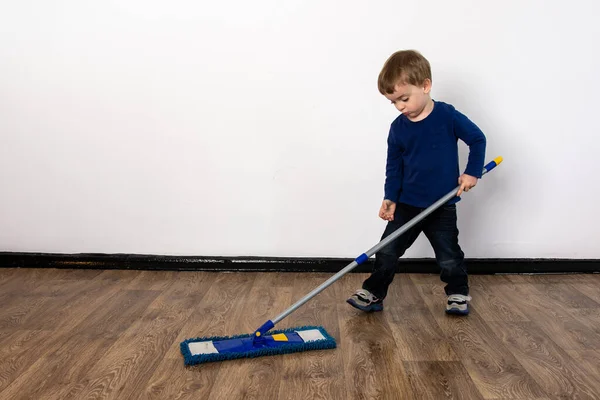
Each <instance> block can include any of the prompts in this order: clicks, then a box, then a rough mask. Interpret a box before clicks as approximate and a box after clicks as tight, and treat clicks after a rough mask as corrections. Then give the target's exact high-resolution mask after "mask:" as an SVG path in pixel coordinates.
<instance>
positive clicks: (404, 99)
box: [400, 97, 408, 101]
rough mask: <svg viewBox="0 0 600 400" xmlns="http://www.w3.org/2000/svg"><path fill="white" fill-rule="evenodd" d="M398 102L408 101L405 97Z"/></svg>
mask: <svg viewBox="0 0 600 400" xmlns="http://www.w3.org/2000/svg"><path fill="white" fill-rule="evenodd" d="M400 101H408V97H405V98H403V99H400Z"/></svg>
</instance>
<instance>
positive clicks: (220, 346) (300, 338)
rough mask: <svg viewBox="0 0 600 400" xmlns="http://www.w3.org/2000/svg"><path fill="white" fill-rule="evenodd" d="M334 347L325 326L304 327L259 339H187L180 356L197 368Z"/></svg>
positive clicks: (182, 343)
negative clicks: (235, 360) (220, 362)
mask: <svg viewBox="0 0 600 400" xmlns="http://www.w3.org/2000/svg"><path fill="white" fill-rule="evenodd" d="M335 347H336V342H335V339H334V338H333V337H331V336H330V335H329V334H328V333H327V331H325V329H324V328H323V327H320V326H303V327H299V328H289V329H283V330H276V331H270V332H267V334H265V335H262V336H260V337H259V338H257V337H256V336H255V334H245V335H237V336H229V337H227V336H223V337H217V336H215V337H203V338H195V339H187V340H185V341H183V342H181V354H183V358H184V362H185V364H186V365H195V364H201V363H207V362H213V361H223V360H232V359H235V358H254V357H261V356H271V355H277V354H287V353H296V352H299V351H308V350H323V349H332V348H335Z"/></svg>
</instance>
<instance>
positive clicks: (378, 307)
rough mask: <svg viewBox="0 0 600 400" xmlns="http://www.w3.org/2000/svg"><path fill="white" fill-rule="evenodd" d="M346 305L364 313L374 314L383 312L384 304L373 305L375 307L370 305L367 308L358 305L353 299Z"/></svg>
mask: <svg viewBox="0 0 600 400" xmlns="http://www.w3.org/2000/svg"><path fill="white" fill-rule="evenodd" d="M346 303H348V304H350V305H351V306H352V307H354V308H357V309H359V310H361V311H364V312H374V311H382V310H383V304H373V305H369V306H366V307H365V306H361V305H360V304H358V303H355V302H354V301H353V300H352V299H348V300H346Z"/></svg>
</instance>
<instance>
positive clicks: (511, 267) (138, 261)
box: [0, 252, 600, 274]
mask: <svg viewBox="0 0 600 400" xmlns="http://www.w3.org/2000/svg"><path fill="white" fill-rule="evenodd" d="M350 262H352V259H350V258H278V257H186V256H167V255H138V254H57V253H15V252H0V267H4V268H71V269H124V270H128V269H131V270H176V271H269V272H275V271H279V272H327V273H335V272H338V271H339V270H341V269H342V268H344V267H345V266H347V265H348V264H349V263H350ZM372 267H373V258H371V259H370V260H369V261H367V262H366V263H364V264H362V265H359V266H358V267H356V268H355V269H354V270H352V272H370V271H371V269H372ZM467 268H468V271H469V273H470V274H535V273H600V259H591V260H582V259H530V258H524V259H502V258H500V259H498V258H495V259H468V260H467ZM397 272H398V273H433V274H437V273H439V268H438V266H437V265H436V263H435V260H433V259H405V258H403V259H400V260H399V262H398V269H397Z"/></svg>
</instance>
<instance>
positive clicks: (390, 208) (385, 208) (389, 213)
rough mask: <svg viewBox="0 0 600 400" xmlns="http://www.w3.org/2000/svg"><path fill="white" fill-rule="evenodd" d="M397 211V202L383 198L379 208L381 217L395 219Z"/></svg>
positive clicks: (388, 219)
mask: <svg viewBox="0 0 600 400" xmlns="http://www.w3.org/2000/svg"><path fill="white" fill-rule="evenodd" d="M395 212H396V203H394V202H393V201H391V200H383V203H381V208H380V209H379V218H381V219H383V220H385V221H393V220H394V213H395Z"/></svg>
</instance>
